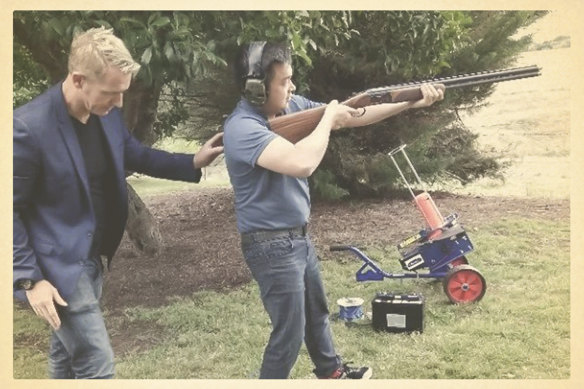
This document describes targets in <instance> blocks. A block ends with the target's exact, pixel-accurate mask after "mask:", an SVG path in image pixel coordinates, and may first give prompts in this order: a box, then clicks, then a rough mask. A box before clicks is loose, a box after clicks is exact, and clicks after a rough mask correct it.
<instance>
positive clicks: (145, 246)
mask: <svg viewBox="0 0 584 389" xmlns="http://www.w3.org/2000/svg"><path fill="white" fill-rule="evenodd" d="M128 201H129V204H128V205H129V208H128V223H127V224H126V232H127V234H128V238H129V239H130V241H132V243H133V244H134V246H135V247H136V249H138V250H139V251H140V252H142V253H145V254H148V255H155V254H158V253H159V252H160V248H161V247H162V243H163V241H162V235H161V234H160V229H159V228H158V223H157V222H156V219H154V217H153V216H152V214H151V213H150V211H148V208H147V207H146V205H145V204H144V202H143V201H142V199H140V196H138V194H137V193H136V191H135V190H134V188H132V186H131V185H128Z"/></svg>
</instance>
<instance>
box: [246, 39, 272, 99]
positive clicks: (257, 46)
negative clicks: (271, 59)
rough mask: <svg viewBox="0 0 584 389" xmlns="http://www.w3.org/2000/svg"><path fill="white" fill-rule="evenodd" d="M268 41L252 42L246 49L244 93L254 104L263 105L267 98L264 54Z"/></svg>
mask: <svg viewBox="0 0 584 389" xmlns="http://www.w3.org/2000/svg"><path fill="white" fill-rule="evenodd" d="M265 45H266V42H251V43H250V44H249V46H248V48H247V50H246V56H247V72H246V74H245V76H244V79H245V84H244V88H243V95H244V96H245V98H246V99H247V100H248V101H249V102H250V103H252V104H254V105H263V104H264V103H265V102H266V100H267V93H266V85H265V82H264V81H265V75H264V72H263V71H262V54H263V52H264V46H265Z"/></svg>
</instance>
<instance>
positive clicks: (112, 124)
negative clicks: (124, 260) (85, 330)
mask: <svg viewBox="0 0 584 389" xmlns="http://www.w3.org/2000/svg"><path fill="white" fill-rule="evenodd" d="M100 120H101V124H102V127H103V130H104V133H105V137H106V139H107V145H108V146H109V149H110V155H111V158H112V165H113V167H114V171H113V172H112V175H115V181H116V186H115V193H116V195H115V198H116V204H111V206H115V209H116V210H117V212H116V220H115V222H113V223H111V225H109V226H108V234H107V235H108V237H109V238H108V239H107V241H106V242H104V243H105V247H106V251H107V253H106V254H107V256H108V258H109V259H110V260H111V258H112V256H113V255H114V253H115V251H116V249H117V248H118V246H119V244H120V240H121V238H122V235H123V232H124V228H125V224H126V219H127V215H128V194H127V189H126V179H125V170H131V171H136V172H139V173H144V174H148V175H150V176H153V177H160V178H167V179H172V180H182V181H189V182H198V181H199V180H200V178H201V170H200V169H194V166H193V155H192V154H179V153H167V152H164V151H160V150H155V149H151V148H149V147H146V146H144V145H142V144H141V143H140V142H139V141H138V140H136V139H135V138H134V137H133V136H132V135H131V134H130V133H129V131H128V129H127V128H126V126H125V125H124V122H123V118H122V113H121V111H120V110H119V109H117V108H114V109H112V110H111V111H110V113H108V114H107V115H106V116H103V117H101V118H100ZM13 126H14V128H13V129H14V131H13V135H14V138H13V167H14V170H13V232H14V234H13V235H14V238H13V287H14V285H16V282H18V281H19V280H21V279H32V280H37V281H38V280H41V279H46V280H48V281H49V282H51V283H52V284H53V285H54V286H55V287H56V288H57V290H58V291H59V293H60V294H61V296H63V298H64V299H65V300H67V298H68V297H69V296H70V295H71V294H72V293H73V291H74V289H75V287H76V285H77V281H78V279H79V276H80V274H81V271H82V265H81V263H82V262H83V260H84V259H87V257H88V256H89V250H90V247H91V242H92V239H93V234H94V232H95V229H96V222H95V215H94V211H93V207H92V204H91V200H90V192H89V183H88V178H87V173H86V169H85V162H84V159H83V155H82V153H81V148H80V146H79V142H78V140H77V135H76V133H75V129H74V127H73V123H72V122H71V118H70V116H69V113H68V112H67V108H66V106H65V100H64V97H63V92H62V83H59V84H57V85H55V86H53V87H52V88H51V89H49V90H48V91H46V92H45V93H43V94H42V95H40V96H38V97H37V98H35V99H34V100H32V101H31V102H29V103H27V104H25V105H23V106H22V107H20V108H18V109H16V110H15V111H14V122H13ZM14 295H15V297H17V298H19V299H21V300H26V296H25V293H24V292H23V291H22V290H16V289H14Z"/></svg>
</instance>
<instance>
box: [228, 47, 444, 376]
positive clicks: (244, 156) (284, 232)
mask: <svg viewBox="0 0 584 389" xmlns="http://www.w3.org/2000/svg"><path fill="white" fill-rule="evenodd" d="M291 63H292V60H291V53H290V49H289V48H288V47H286V46H284V45H280V44H271V43H266V42H253V43H251V44H249V45H246V46H245V47H244V48H243V49H242V51H241V54H240V56H239V57H238V59H237V61H236V63H235V73H236V78H237V82H239V83H240V85H241V88H242V95H243V96H242V98H241V100H240V101H239V103H238V104H237V106H236V108H235V110H234V111H233V112H232V114H231V115H230V116H229V117H228V118H227V120H226V122H225V127H224V145H225V159H226V162H227V169H228V171H229V177H230V179H231V184H232V185H233V188H234V191H235V211H236V216H237V228H238V230H239V232H240V233H241V245H242V251H243V255H244V258H245V260H246V263H247V265H248V267H249V269H250V270H251V273H252V275H253V277H254V279H255V280H256V281H257V283H258V285H259V288H260V294H261V299H262V302H263V304H264V307H265V309H266V311H267V312H268V315H269V316H270V320H271V323H272V333H271V335H270V339H269V342H268V345H267V346H266V349H265V352H264V357H263V362H262V366H261V370H260V378H287V377H288V376H289V374H290V371H291V369H292V367H293V366H294V363H295V361H296V358H297V357H298V352H299V350H300V346H301V345H302V341H303V340H304V341H305V343H306V348H307V349H308V353H309V355H310V358H311V359H312V361H313V363H314V365H315V369H314V373H315V374H316V376H317V377H319V378H350V379H351V378H352V379H364V378H369V377H371V373H372V369H371V368H369V367H361V368H354V367H349V366H348V365H347V363H343V362H342V361H341V358H340V357H339V356H338V355H337V353H336V351H335V348H334V345H333V341H332V336H331V330H330V326H329V321H328V317H329V311H328V308H327V301H326V296H325V291H324V288H323V285H322V281H321V277H320V271H319V265H318V260H317V257H316V252H315V249H314V246H313V245H312V243H311V241H310V237H309V234H308V231H307V230H308V221H309V215H310V194H309V188H308V180H307V177H309V176H310V175H311V174H312V173H313V172H314V171H315V170H316V168H317V167H318V165H319V164H320V162H321V160H322V158H323V156H324V153H325V152H326V148H327V145H328V140H329V136H330V132H331V131H332V130H336V129H339V128H342V127H360V126H365V125H368V124H372V123H376V122H379V121H381V120H383V119H386V118H388V117H390V116H393V115H396V114H398V113H400V112H402V111H404V110H406V109H409V108H421V107H427V106H430V105H432V104H433V103H434V102H435V101H438V100H442V99H443V98H444V93H443V91H442V90H436V88H434V87H433V86H432V85H428V84H424V85H422V86H421V91H422V95H423V98H422V99H421V100H419V101H415V102H402V103H390V104H379V105H374V106H368V107H365V108H360V109H353V108H350V107H348V106H346V105H343V104H339V103H338V102H337V101H336V100H333V101H331V102H330V103H329V104H328V105H327V106H326V109H325V111H324V115H323V116H322V118H321V119H320V122H319V123H318V124H317V125H316V128H315V129H314V131H312V133H310V134H309V135H308V136H306V137H305V138H303V139H301V140H299V141H298V142H297V143H295V144H293V143H291V142H290V141H288V140H286V139H285V138H283V137H281V136H279V135H277V134H276V133H274V132H272V131H271V130H270V127H269V124H268V121H269V120H271V119H274V118H275V117H276V116H279V115H286V114H290V113H294V112H298V111H302V110H305V109H310V108H314V107H318V106H320V105H322V104H321V103H316V102H313V101H310V100H308V99H306V98H304V97H302V96H298V95H294V94H293V93H294V91H295V89H296V87H295V86H294V84H293V82H292V75H293V71H292V65H291Z"/></svg>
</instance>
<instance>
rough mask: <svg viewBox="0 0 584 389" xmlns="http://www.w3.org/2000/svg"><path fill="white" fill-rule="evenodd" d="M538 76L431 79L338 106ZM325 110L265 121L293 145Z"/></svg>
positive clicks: (514, 71) (513, 73) (530, 70)
mask: <svg viewBox="0 0 584 389" xmlns="http://www.w3.org/2000/svg"><path fill="white" fill-rule="evenodd" d="M539 75H541V68H540V67H538V66H537V65H531V66H524V67H518V68H511V69H503V70H492V71H485V72H479V73H469V74H462V75H457V76H451V77H443V78H434V79H431V80H426V81H419V82H410V83H405V84H396V85H390V86H384V87H380V88H372V89H367V90H366V91H364V92H361V93H358V94H357V95H355V96H353V97H351V98H349V99H347V100H345V101H343V103H342V104H345V105H348V106H350V107H353V108H361V107H365V106H368V105H373V104H381V103H399V102H404V101H417V100H420V99H421V98H422V91H421V89H420V86H421V85H422V84H432V85H434V86H435V87H436V88H438V89H442V90H445V89H452V88H461V87H468V86H475V85H482V84H488V83H495V82H502V81H510V80H517V79H521V78H528V77H537V76H539ZM325 108H326V106H321V107H317V108H312V109H307V110H304V111H300V112H295V113H292V114H289V115H283V116H278V117H276V118H274V119H271V120H269V121H268V125H269V127H270V129H271V130H272V131H274V132H275V133H277V134H279V135H280V136H282V137H284V138H285V139H287V140H289V141H290V142H292V143H296V142H298V141H299V140H301V139H303V138H305V137H306V136H308V135H309V134H310V133H311V132H312V131H314V129H315V128H316V126H317V125H318V123H319V122H320V119H321V118H322V115H323V114H324V110H325Z"/></svg>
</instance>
